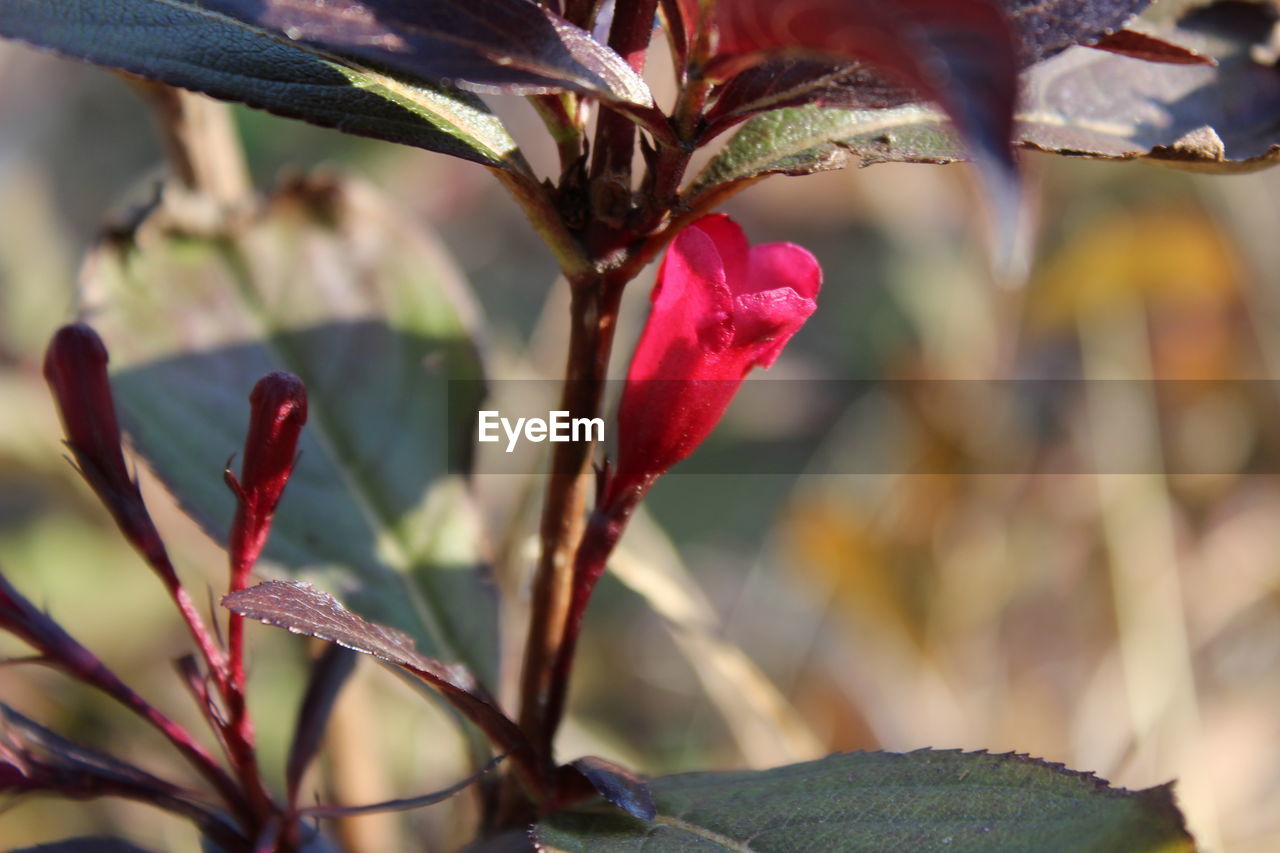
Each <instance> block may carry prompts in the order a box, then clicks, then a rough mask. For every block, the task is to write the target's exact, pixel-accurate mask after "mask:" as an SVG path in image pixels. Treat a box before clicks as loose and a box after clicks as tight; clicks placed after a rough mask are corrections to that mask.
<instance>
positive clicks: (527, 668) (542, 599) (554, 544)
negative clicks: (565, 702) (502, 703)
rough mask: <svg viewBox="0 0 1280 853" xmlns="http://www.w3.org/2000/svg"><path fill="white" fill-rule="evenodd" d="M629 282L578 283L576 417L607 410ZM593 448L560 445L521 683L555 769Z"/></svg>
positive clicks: (538, 743) (524, 706)
mask: <svg viewBox="0 0 1280 853" xmlns="http://www.w3.org/2000/svg"><path fill="white" fill-rule="evenodd" d="M623 283H624V282H623V281H620V280H618V279H617V278H616V277H611V276H601V277H597V278H594V279H591V280H589V281H584V282H579V283H578V285H577V286H575V287H574V293H573V300H572V305H571V311H572V330H571V332H570V337H569V353H568V358H567V362H566V366H565V381H564V386H563V389H562V392H561V398H560V408H561V409H563V410H565V411H568V412H569V417H571V418H580V417H582V418H594V417H597V416H598V415H599V411H600V403H601V399H602V397H603V393H604V379H605V375H606V372H607V370H608V366H609V354H610V351H611V349H612V346H613V335H614V330H615V328H616V326H617V316H618V304H619V300H620V299H621V296H622V285H623ZM591 450H592V447H591V445H589V444H585V443H579V442H563V443H558V444H556V445H555V451H554V453H553V456H552V463H551V465H552V468H551V477H550V482H549V483H548V485H547V495H546V499H545V501H544V503H543V508H542V522H541V527H540V536H541V541H542V552H541V556H540V558H539V561H538V567H537V570H536V573H535V575H534V581H533V600H532V602H531V613H530V624H529V635H528V641H527V643H526V646H525V658H524V667H523V670H522V672H521V684H520V727H521V728H522V729H523V730H524V731H525V733H526V735H527V736H528V737H529V740H530V741H531V742H532V744H533V746H534V749H535V750H536V751H537V752H538V755H539V757H540V758H541V760H543V761H544V763H545V765H546V767H547V769H548V770H550V769H551V767H552V766H554V759H553V755H552V748H551V747H552V740H553V739H554V737H555V729H556V726H557V724H558V722H559V720H558V715H556V717H555V718H553V717H552V716H549V712H550V711H551V701H552V697H553V695H554V694H555V693H556V691H557V689H558V688H557V687H556V685H555V672H554V668H555V664H556V661H557V660H558V659H559V657H560V655H561V651H560V647H561V644H562V642H563V637H564V633H565V629H566V624H567V623H566V620H567V619H568V615H569V607H570V602H571V598H572V592H573V555H574V551H575V548H576V547H577V544H578V540H579V537H580V535H581V531H582V512H583V506H584V504H585V489H586V481H585V478H584V477H583V475H584V474H586V473H587V471H588V467H589V464H590V462H591Z"/></svg>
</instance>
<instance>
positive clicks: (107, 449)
mask: <svg viewBox="0 0 1280 853" xmlns="http://www.w3.org/2000/svg"><path fill="white" fill-rule="evenodd" d="M44 378H45V381H46V382H48V383H49V390H50V391H52V392H53V398H54V400H55V401H56V402H57V404H58V414H59V415H60V416H61V418H62V428H63V431H64V432H65V433H66V436H67V445H68V446H69V447H70V448H71V451H72V452H73V453H74V454H75V456H76V461H77V462H78V463H80V465H81V468H83V469H86V476H91V475H90V474H89V472H88V471H87V469H88V468H90V467H92V468H93V469H94V471H93V475H94V476H100V477H102V478H104V479H106V480H107V481H109V482H112V483H119V482H126V483H132V479H131V478H130V476H129V470H128V468H127V467H126V466H125V462H124V453H123V452H122V451H121V449H120V424H119V422H118V421H117V420H116V408H115V402H114V401H113V400H112V398H111V384H110V382H109V381H108V379H107V348H106V347H105V346H104V345H103V343H102V339H101V338H99V337H98V333H97V332H95V331H94V330H93V329H91V328H90V327H89V326H87V325H85V324H84V323H73V324H71V325H69V326H63V327H62V328H61V329H59V330H58V331H57V332H56V333H55V334H54V336H53V340H52V341H50V342H49V349H48V351H47V352H46V353H45V357H44Z"/></svg>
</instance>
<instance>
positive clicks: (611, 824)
mask: <svg viewBox="0 0 1280 853" xmlns="http://www.w3.org/2000/svg"><path fill="white" fill-rule="evenodd" d="M651 788H652V790H653V796H654V800H655V801H656V803H657V808H658V817H657V818H656V819H655V820H653V821H650V822H646V821H641V820H637V819H636V818H633V817H630V816H628V815H626V814H623V813H622V812H620V811H618V810H616V809H609V808H607V807H604V806H599V807H596V808H592V807H590V806H588V807H585V808H584V809H582V810H576V811H570V812H561V813H558V814H555V815H552V816H550V817H548V818H546V819H545V820H544V822H543V823H541V824H540V825H538V826H537V827H535V829H534V840H535V843H536V844H537V845H538V848H539V849H540V850H544V851H566V852H567V851H582V853H586V851H590V853H622V852H623V851H627V853H634V851H636V850H639V849H642V848H643V849H644V850H645V851H646V853H664V851H671V853H677V851H678V853H698V851H707V852H708V853H712V851H724V850H731V851H738V853H749V851H755V853H798V851H815V853H816V851H822V853H855V851H856V853H883V851H887V850H904V851H906V850H910V851H934V850H937V851H942V850H945V851H948V853H960V851H970V853H987V851H990V853H996V851H999V853H1010V851H1032V850H1034V851H1036V853H1181V851H1194V850H1195V844H1194V842H1193V841H1192V839H1191V836H1190V835H1189V834H1188V833H1187V831H1186V829H1185V828H1184V826H1183V821H1182V816H1181V815H1180V814H1179V812H1178V809H1177V807H1176V806H1175V805H1174V802H1173V795H1172V792H1171V790H1170V788H1169V786H1167V785H1166V786H1160V787H1157V788H1150V789H1148V790H1145V791H1136V792H1134V791H1125V790H1123V789H1118V788H1111V787H1108V785H1107V783H1106V782H1104V781H1102V780H1100V779H1098V778H1096V777H1094V776H1091V775H1089V774H1086V773H1076V772H1073V771H1070V770H1065V769H1063V768H1062V767H1061V766H1060V765H1055V764H1048V763H1045V762H1043V761H1037V760H1034V759H1030V758H1027V757H1025V756H1020V755H1012V754H1010V755H989V754H987V753H982V752H978V753H961V752H959V751H939V750H918V751H916V752H910V753H906V754H896V753H887V752H859V753H850V754H846V755H833V756H830V757H828V758H824V759H821V760H819V761H811V762H808V763H805V764H793V765H790V766H788V767H779V768H777V769H774V770H764V771H744V772H738V773H689V774H684V775H680V776H667V777H664V778H661V779H655V780H654V781H653V782H652V783H651Z"/></svg>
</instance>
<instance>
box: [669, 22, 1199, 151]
mask: <svg viewBox="0 0 1280 853" xmlns="http://www.w3.org/2000/svg"><path fill="white" fill-rule="evenodd" d="M672 2H674V0H672ZM1150 3H1151V0H1137V1H1136V2H1110V3H1083V4H1082V3H1081V2H1080V0H1000V4H999V5H1001V6H1002V7H1004V8H1005V10H1006V11H1007V12H1008V14H1009V20H1010V23H1011V24H1012V26H1013V30H1014V38H1015V40H1016V41H1017V44H1018V55H1019V65H1020V66H1021V67H1023V68H1026V67H1027V66H1029V65H1032V64H1034V63H1036V62H1039V61H1040V60H1042V59H1047V58H1048V57H1050V56H1053V55H1054V54H1056V53H1059V52H1061V51H1062V50H1064V49H1066V48H1067V47H1070V46H1071V45H1073V44H1090V45H1092V46H1095V47H1099V48H1101V49H1103V50H1109V49H1112V48H1111V47H1110V45H1113V44H1123V43H1125V42H1126V41H1128V43H1129V44H1131V45H1133V46H1135V47H1136V44H1137V43H1136V40H1132V39H1130V36H1136V35H1138V34H1136V33H1130V31H1127V30H1119V31H1117V30H1118V28H1119V27H1121V26H1122V25H1123V24H1124V23H1125V22H1126V21H1128V20H1129V19H1130V18H1131V17H1133V15H1135V14H1136V13H1137V12H1139V11H1141V10H1142V9H1144V8H1145V7H1147V6H1149V5H1150ZM1113 32H1114V33H1115V34H1114V36H1113V35H1110V34H1111V33H1113ZM1146 38H1151V40H1152V41H1153V42H1158V43H1159V44H1165V43H1164V42H1159V40H1158V39H1154V38H1152V37H1146ZM1150 49H1151V55H1144V56H1142V57H1141V58H1144V59H1150V60H1152V61H1159V62H1168V61H1171V60H1172V57H1173V56H1174V55H1184V54H1186V53H1189V54H1193V55H1195V56H1197V57H1198V56H1199V54H1194V52H1193V51H1185V49H1183V48H1179V47H1178V46H1176V45H1169V46H1168V48H1167V49H1165V50H1163V51H1160V50H1159V49H1158V47H1157V45H1155V44H1153V45H1151V46H1150ZM1178 51H1184V54H1177V52H1178ZM1157 53H1158V54H1159V55H1156V54H1157ZM1188 61H1190V60H1188ZM1199 61H1200V62H1204V60H1203V59H1201V60H1199ZM921 94H922V93H917V92H913V91H912V90H911V89H910V88H906V87H904V86H902V85H897V84H895V83H893V82H891V81H890V80H889V79H886V78H885V77H884V75H883V74H880V73H877V72H876V71H875V70H873V69H871V68H868V67H866V66H865V65H859V64H856V63H855V64H850V63H842V62H832V61H830V60H827V61H821V60H814V59H775V60H770V61H769V62H768V63H766V64H764V65H759V66H756V67H753V68H750V69H748V70H746V71H744V72H742V73H741V74H739V75H737V76H736V77H734V78H733V80H731V81H729V83H728V84H726V85H725V86H723V87H722V88H721V90H720V91H719V93H718V97H717V99H716V103H715V106H714V108H713V109H712V111H711V116H710V118H711V121H712V125H713V127H714V128H715V131H716V132H720V131H723V130H725V129H726V128H727V127H728V126H730V125H732V124H734V123H736V122H738V121H741V120H743V119H745V118H749V117H750V116H751V115H753V114H755V113H758V112H761V111H763V110H769V109H780V108H782V107H794V106H800V105H802V104H814V105H816V106H822V107H840V108H844V109H878V108H881V107H896V106H899V105H901V104H904V103H907V102H909V101H912V100H917V99H919V98H920V97H921Z"/></svg>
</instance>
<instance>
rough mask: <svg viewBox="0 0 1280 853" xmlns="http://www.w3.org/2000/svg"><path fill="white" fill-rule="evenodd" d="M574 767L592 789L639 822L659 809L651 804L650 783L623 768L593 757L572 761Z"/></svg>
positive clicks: (654, 814)
mask: <svg viewBox="0 0 1280 853" xmlns="http://www.w3.org/2000/svg"><path fill="white" fill-rule="evenodd" d="M573 767H574V769H576V770H577V771H578V772H579V773H581V774H582V775H583V776H585V777H586V779H587V781H588V782H590V783H591V786H592V787H593V788H595V789H596V791H598V792H599V793H600V796H602V797H604V799H605V800H606V801H607V802H610V803H612V804H613V805H615V806H617V807H618V808H620V809H622V810H623V811H624V812H626V813H627V814H629V815H631V816H632V817H634V818H639V819H640V820H653V819H654V818H655V817H656V816H657V814H658V809H657V807H656V806H655V805H654V803H653V792H652V791H650V790H649V783H648V782H647V781H645V780H644V779H643V778H641V777H640V776H637V775H636V774H635V773H633V772H631V771H630V770H628V769H627V768H625V767H622V766H619V765H617V764H614V763H613V762H612V761H606V760H605V759H603V758H598V757H596V756H594V755H588V756H584V757H582V758H579V759H578V760H576V761H574V762H573Z"/></svg>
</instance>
